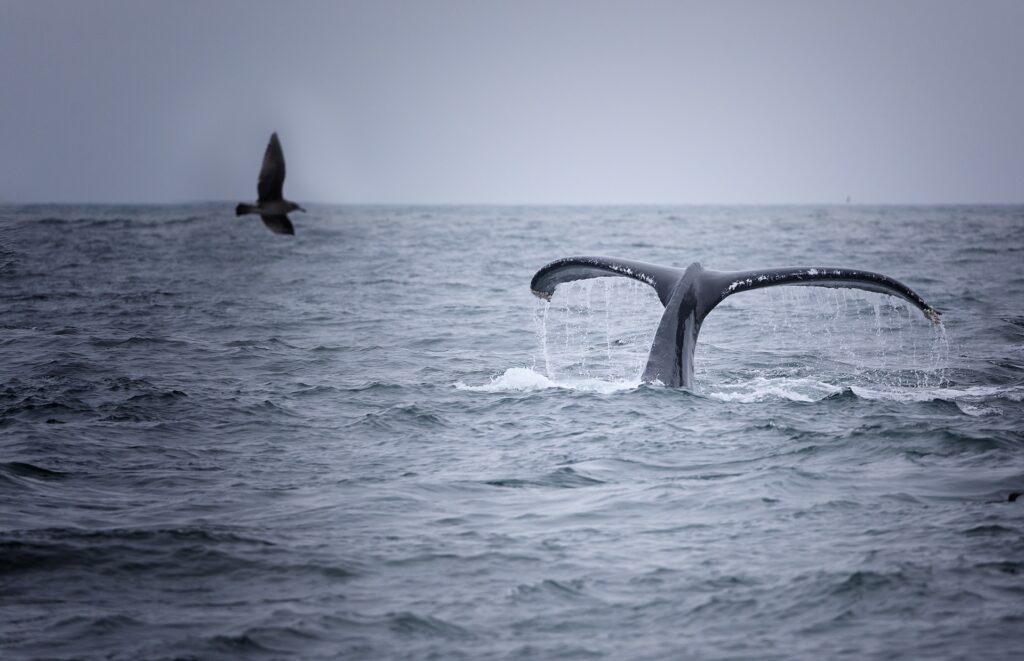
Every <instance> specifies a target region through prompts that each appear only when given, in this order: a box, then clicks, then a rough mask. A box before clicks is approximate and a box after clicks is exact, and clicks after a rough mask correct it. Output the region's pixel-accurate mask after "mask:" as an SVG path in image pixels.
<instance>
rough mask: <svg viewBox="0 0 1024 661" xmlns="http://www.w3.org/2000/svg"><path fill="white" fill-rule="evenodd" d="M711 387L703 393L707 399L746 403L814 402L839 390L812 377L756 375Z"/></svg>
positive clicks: (839, 388)
mask: <svg viewBox="0 0 1024 661" xmlns="http://www.w3.org/2000/svg"><path fill="white" fill-rule="evenodd" d="M713 390H714V391H713V392H708V393H707V396H708V397H710V398H711V399H717V400H718V401H721V402H741V403H745V404H749V403H753V402H764V401H769V400H779V399H784V400H789V401H792V402H817V401H820V400H822V399H825V398H826V397H828V396H830V395H834V394H836V393H839V392H842V390H843V389H842V388H841V387H839V386H834V385H832V384H830V383H825V382H823V381H816V380H814V379H806V378H781V379H769V378H765V377H757V378H754V379H751V380H750V381H745V382H743V383H733V384H727V385H716V386H713Z"/></svg>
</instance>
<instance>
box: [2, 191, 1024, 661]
mask: <svg viewBox="0 0 1024 661" xmlns="http://www.w3.org/2000/svg"><path fill="white" fill-rule="evenodd" d="M294 220H295V221H296V227H297V231H298V235H297V236H296V237H295V238H294V239H289V238H283V237H278V236H273V235H271V234H270V233H268V232H267V231H266V230H265V229H264V228H263V227H262V226H261V225H260V223H259V221H258V220H254V219H251V218H246V219H235V218H234V217H232V216H231V205H208V206H167V207H69V206H63V207H44V206H37V207H2V208H0V328H2V333H0V652H2V654H0V656H3V658H5V659H21V658H104V659H106V658H116V659H138V658H172V657H176V658H204V659H205V658H238V657H253V658H283V657H286V656H300V657H305V658H342V657H351V658H368V659H377V658H389V657H391V658H399V657H400V658H440V659H451V658H468V659H490V658H493V659H504V658H556V657H557V658H609V659H619V658H635V659H663V658H664V659H675V658H749V659H770V658H780V659H781V658H785V659H793V658H805V659H821V658H852V659H861V658H978V657H985V658H990V659H998V658H1014V657H1017V658H1019V654H1020V650H1021V649H1022V646H1024V498H1022V500H1021V501H1019V502H1016V503H1010V502H1008V495H1009V494H1010V493H1011V492H1014V491H1021V490H1024V431H1022V430H1024V403H1022V400H1024V273H1022V269H1021V264H1022V257H1024V208H1022V207H992V208H985V207H944V208H923V207H917V208H899V207H885V208H870V207H849V206H847V207H834V208H809V207H797V208H782V207H773V208H756V207H742V208H656V207H645V208H596V209H586V208H511V207H504V208H406V207H394V208H353V207H336V208H335V207H321V208H317V209H313V210H312V213H309V214H306V215H303V214H298V215H297V216H296V217H295V218H294ZM574 254H603V255H614V256H620V257H627V258H633V259H640V260H644V261H652V262H661V263H668V264H677V265H682V266H685V265H686V264H688V263H690V262H691V261H697V260H699V261H702V262H703V263H704V265H705V266H706V267H708V268H717V269H733V268H736V269H740V268H751V267H755V266H784V265H797V264H806V265H825V266H829V265H835V266H851V267H858V268H865V269H871V270H877V271H881V272H884V273H888V274H889V275H892V276H894V277H896V278H898V279H900V280H902V281H904V282H905V283H906V284H908V285H909V286H911V287H912V288H914V289H915V290H917V291H918V292H919V293H920V294H921V295H922V296H924V298H925V299H926V300H927V301H929V302H930V303H932V304H933V305H935V306H936V307H938V308H939V309H941V310H943V311H944V312H945V315H944V319H945V326H944V328H935V327H933V326H932V325H931V324H929V323H927V322H926V321H925V320H924V319H923V318H922V317H921V315H920V314H919V313H918V312H917V311H916V310H914V309H910V308H907V307H906V306H905V305H903V304H902V303H900V302H898V301H895V300H893V299H889V298H887V297H883V296H879V295H874V294H870V293H863V292H854V291H849V292H845V291H837V290H823V289H811V288H780V289H774V290H760V291H757V292H750V293H746V294H740V295H737V296H734V297H732V298H730V299H729V301H727V302H726V303H724V304H723V305H722V306H720V307H719V308H718V309H717V310H715V312H713V313H712V314H711V316H710V317H709V318H708V321H707V322H706V324H705V327H704V330H703V332H702V335H701V343H700V345H699V347H698V351H697V377H698V388H697V390H696V391H695V392H688V391H684V390H673V389H666V388H660V387H651V386H643V385H639V384H638V382H637V381H638V378H639V374H640V371H641V369H642V367H643V359H644V356H645V355H646V350H647V343H648V342H649V341H650V337H651V335H652V334H653V330H654V325H655V324H656V323H657V320H658V317H659V315H660V305H659V303H658V301H657V297H656V296H655V295H654V292H653V290H650V289H648V288H646V287H645V286H643V285H641V284H639V283H635V282H632V281H627V280H611V279H601V280H592V281H588V282H585V283H576V284H573V285H571V286H568V287H565V288H564V289H561V290H560V291H559V292H558V293H557V294H556V296H555V297H554V300H553V301H552V302H551V303H550V304H545V303H542V302H540V301H539V300H537V299H535V298H533V297H532V296H531V295H530V293H529V290H528V283H529V280H530V277H531V275H532V274H533V272H534V271H535V270H536V269H537V268H539V267H540V266H542V265H543V264H545V263H546V262H548V261H550V260H553V259H555V258H558V257H562V256H566V255H574Z"/></svg>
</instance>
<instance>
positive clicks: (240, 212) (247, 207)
mask: <svg viewBox="0 0 1024 661" xmlns="http://www.w3.org/2000/svg"><path fill="white" fill-rule="evenodd" d="M247 213H259V209H257V208H256V207H254V206H253V205H251V204H239V205H238V206H237V207H235V215H236V216H244V215H245V214H247Z"/></svg>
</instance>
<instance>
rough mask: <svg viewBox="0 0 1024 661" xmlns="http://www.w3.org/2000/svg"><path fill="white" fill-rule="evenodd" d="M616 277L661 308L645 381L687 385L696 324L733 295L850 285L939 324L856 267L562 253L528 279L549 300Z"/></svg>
mask: <svg viewBox="0 0 1024 661" xmlns="http://www.w3.org/2000/svg"><path fill="white" fill-rule="evenodd" d="M610 276H621V277H626V278H632V279H634V280H639V281H640V282H643V283H645V284H647V285H650V286H651V287H653V288H654V290H655V291H656V292H657V294H658V299H659V300H660V301H661V304H662V305H663V306H665V312H664V313H663V314H662V316H661V321H660V322H659V323H658V330H657V332H656V333H655V334H654V341H653V343H652V344H651V350H650V353H649V355H648V356H647V365H646V366H645V367H644V372H643V376H642V377H641V379H642V381H643V382H644V383H652V384H653V383H661V384H663V385H665V386H669V387H682V388H690V389H692V388H693V386H694V377H693V354H694V349H695V348H696V346H697V336H698V335H699V334H700V327H701V324H702V323H703V322H704V319H705V318H706V317H707V316H708V314H709V313H710V312H711V311H712V310H714V309H715V306H717V305H718V304H719V303H721V302H722V301H724V300H725V299H726V298H728V297H729V296H732V295H733V294H738V293H740V292H745V291H751V290H754V289H761V288H763V287H775V286H781V285H803V286H813V287H850V288H854V289H865V290H867V291H871V292H876V293H880V294H888V295H889V296H895V297H897V298H901V299H903V300H905V301H907V302H909V303H910V304H912V305H913V306H914V307H916V308H917V309H919V310H921V312H922V313H923V314H924V316H925V318H927V319H928V320H929V321H931V322H933V323H935V324H940V323H941V316H940V315H941V313H940V312H939V311H938V310H936V309H935V308H933V307H932V306H931V305H929V304H928V303H926V302H925V301H924V299H923V298H921V297H920V296H919V295H918V294H917V293H916V292H915V291H914V290H912V289H911V288H910V287H907V286H906V285H904V284H903V283H902V282H900V281H898V280H896V279H894V278H891V277H889V276H887V275H883V274H881V273H873V272H871V271H864V270H861V269H849V268H836V267H823V266H797V267H784V268H766V269H754V270H749V271H712V270H710V269H705V268H704V267H703V266H701V265H700V264H699V263H697V262H695V263H693V264H690V265H689V266H688V267H686V268H685V269H682V268H677V267H673V266H661V265H658V264H648V263H646V262H638V261H633V260H628V259H618V258H614V257H565V258H563V259H558V260H555V261H553V262H551V263H549V264H547V265H545V266H544V267H542V268H541V269H540V270H539V271H537V272H536V273H535V274H534V276H533V279H532V280H531V281H530V291H531V292H533V294H534V295H536V296H538V297H540V298H542V299H544V300H551V297H552V295H554V293H555V289H556V287H558V285H560V284H562V283H564V282H571V281H574V280H586V279H588V278H603V277H610Z"/></svg>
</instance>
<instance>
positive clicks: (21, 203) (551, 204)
mask: <svg viewBox="0 0 1024 661" xmlns="http://www.w3.org/2000/svg"><path fill="white" fill-rule="evenodd" d="M214 204H223V205H227V206H232V205H235V204H237V200H231V199H220V200H218V199H205V200H203V199H200V200H186V201H176V202H169V201H161V202H138V201H134V202H131V201H129V202H125V201H89V202H82V201H40V200H32V201H15V200H4V199H0V206H46V205H55V206H58V205H59V206H154V207H157V206H164V207H166V206H190V205H214ZM303 204H304V205H307V206H323V207H328V206H330V207H581V208H582V207H811V206H816V207H825V206H827V207H858V206H860V207H963V206H1001V207H1013V206H1024V200H1022V201H1019V202H984V201H966V202H964V201H961V202H950V201H942V202H856V201H850V202H846V201H839V202H822V201H818V202H324V201H313V202H303Z"/></svg>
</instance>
